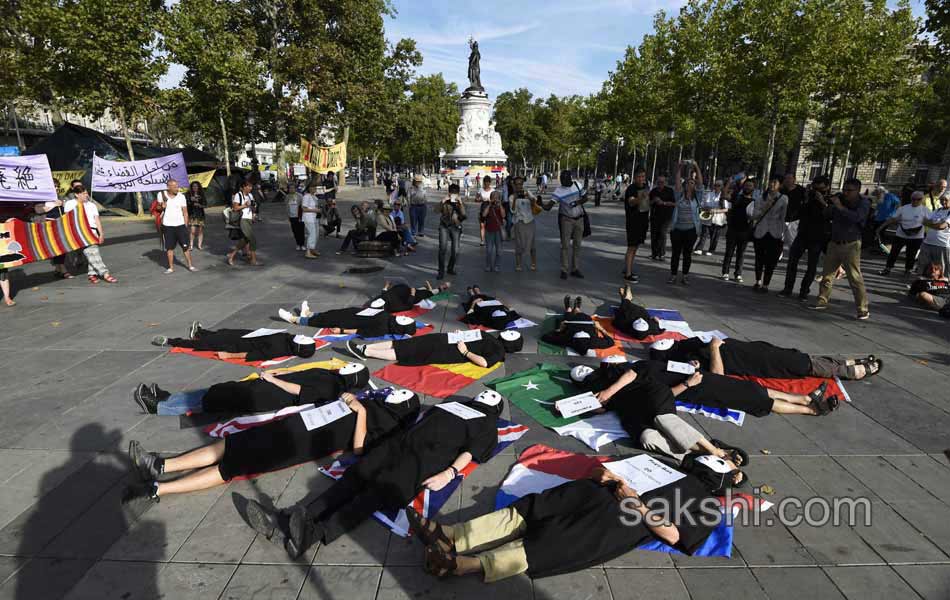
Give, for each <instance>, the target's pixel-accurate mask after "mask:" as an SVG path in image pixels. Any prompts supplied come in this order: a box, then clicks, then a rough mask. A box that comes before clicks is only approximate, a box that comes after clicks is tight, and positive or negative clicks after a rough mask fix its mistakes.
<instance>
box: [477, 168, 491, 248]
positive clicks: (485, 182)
mask: <svg viewBox="0 0 950 600" xmlns="http://www.w3.org/2000/svg"><path fill="white" fill-rule="evenodd" d="M493 191H495V188H493V187H492V185H491V175H485V178H484V179H482V188H481V189H480V190H478V195H477V196H476V198H477V199H478V201H479V203H480V204H484V203H486V202H490V201H491V193H492V192H493ZM478 210H479V213H481V210H482V209H481V206H479V208H478ZM479 221H480V223H479V225H478V235H479V237H480V238H481V244H482V246H484V245H485V222H484V221H482V220H481V219H479Z"/></svg>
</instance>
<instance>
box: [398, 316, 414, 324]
mask: <svg viewBox="0 0 950 600" xmlns="http://www.w3.org/2000/svg"><path fill="white" fill-rule="evenodd" d="M415 322H416V321H415V319H413V318H412V317H406V316H404V315H399V316H398V317H396V323H397V324H398V325H412V324H413V323H415Z"/></svg>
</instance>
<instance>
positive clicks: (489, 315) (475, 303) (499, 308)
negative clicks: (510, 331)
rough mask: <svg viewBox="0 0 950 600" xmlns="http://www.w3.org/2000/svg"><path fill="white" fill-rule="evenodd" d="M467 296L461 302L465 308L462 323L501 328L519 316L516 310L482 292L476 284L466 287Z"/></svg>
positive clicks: (504, 327) (505, 327)
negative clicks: (466, 298)
mask: <svg viewBox="0 0 950 600" xmlns="http://www.w3.org/2000/svg"><path fill="white" fill-rule="evenodd" d="M468 298H469V299H468V300H466V301H465V302H463V303H462V308H463V309H464V310H465V315H464V316H462V319H461V320H462V322H463V323H468V324H469V325H481V326H482V327H488V328H489V329H496V330H502V329H507V328H508V327H509V326H511V325H512V324H513V323H514V322H515V321H517V320H518V319H520V318H521V315H519V314H518V312H517V311H514V310H512V309H510V308H508V307H507V306H505V305H504V303H502V302H501V301H500V300H498V299H497V298H493V297H491V296H486V295H485V294H482V292H481V289H479V287H478V286H477V285H475V286H473V287H470V288H468Z"/></svg>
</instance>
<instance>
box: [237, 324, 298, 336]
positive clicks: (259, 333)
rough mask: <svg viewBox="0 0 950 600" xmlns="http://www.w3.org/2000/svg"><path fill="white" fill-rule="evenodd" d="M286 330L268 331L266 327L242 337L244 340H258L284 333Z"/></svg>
mask: <svg viewBox="0 0 950 600" xmlns="http://www.w3.org/2000/svg"><path fill="white" fill-rule="evenodd" d="M285 331H287V330H286V329H267V328H266V327H261V328H260V329H255V330H254V331H252V332H251V333H247V334H244V335H242V336H241V337H243V338H256V337H264V336H265V335H274V334H275V333H284V332H285Z"/></svg>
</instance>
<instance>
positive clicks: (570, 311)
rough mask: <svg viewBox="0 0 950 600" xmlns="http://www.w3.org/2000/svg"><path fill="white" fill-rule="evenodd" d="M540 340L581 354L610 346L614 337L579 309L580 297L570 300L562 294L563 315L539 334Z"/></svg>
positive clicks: (584, 354)
mask: <svg viewBox="0 0 950 600" xmlns="http://www.w3.org/2000/svg"><path fill="white" fill-rule="evenodd" d="M541 341H543V342H547V343H548V344H554V345H555V346H561V347H562V348H570V349H571V350H573V351H574V352H576V353H577V354H579V355H581V356H586V355H587V352H588V351H589V350H597V349H602V348H610V347H611V346H613V345H614V339H613V338H612V337H610V335H609V334H608V333H607V330H606V329H604V328H603V326H602V325H601V324H600V323H598V322H597V321H595V320H594V319H592V318H591V317H590V315H588V314H587V313H585V312H582V311H581V297H580V296H577V297H576V298H574V301H573V302H571V297H570V296H564V316H563V317H562V318H561V321H560V322H559V323H558V325H557V327H556V328H555V329H554V330H553V331H549V332H547V333H545V334H544V335H542V336H541Z"/></svg>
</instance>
